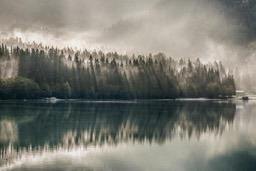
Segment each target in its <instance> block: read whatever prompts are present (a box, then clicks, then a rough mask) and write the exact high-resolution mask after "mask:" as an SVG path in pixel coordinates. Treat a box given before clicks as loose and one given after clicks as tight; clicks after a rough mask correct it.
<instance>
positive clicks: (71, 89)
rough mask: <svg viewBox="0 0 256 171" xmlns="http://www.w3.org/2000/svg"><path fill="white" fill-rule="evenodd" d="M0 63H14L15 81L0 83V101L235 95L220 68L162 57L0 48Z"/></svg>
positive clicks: (231, 81) (216, 64)
mask: <svg viewBox="0 0 256 171" xmlns="http://www.w3.org/2000/svg"><path fill="white" fill-rule="evenodd" d="M0 59H1V60H0V61H9V60H15V61H17V65H18V67H17V69H18V71H17V75H16V76H14V77H3V78H1V80H0V98H1V99H35V98H45V97H57V98H85V99H158V98H178V97H208V98H218V97H226V96H232V95H234V94H235V83H234V78H233V75H232V74H230V73H227V72H226V70H225V68H224V67H223V65H222V64H221V63H220V62H214V63H212V64H203V63H202V62H201V61H200V60H199V59H197V60H195V61H191V60H190V59H180V60H174V59H173V58H171V57H166V56H165V55H164V54H162V53H158V54H155V55H152V54H149V55H147V56H144V55H138V56H135V55H133V56H127V55H121V54H118V53H116V52H110V53H103V52H102V51H93V52H89V51H87V50H83V51H79V50H73V49H71V48H64V49H57V48H53V47H43V46H42V45H40V44H37V45H36V46H33V47H23V46H22V47H19V46H17V47H11V46H6V45H4V44H2V45H1V47H0ZM6 69H7V70H8V69H10V68H6ZM0 71H1V70H0ZM0 74H1V75H3V74H2V73H0Z"/></svg>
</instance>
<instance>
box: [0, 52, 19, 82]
mask: <svg viewBox="0 0 256 171" xmlns="http://www.w3.org/2000/svg"><path fill="white" fill-rule="evenodd" d="M18 69H19V61H18V60H17V59H16V58H13V57H1V58H0V79H8V78H15V77H17V76H18Z"/></svg>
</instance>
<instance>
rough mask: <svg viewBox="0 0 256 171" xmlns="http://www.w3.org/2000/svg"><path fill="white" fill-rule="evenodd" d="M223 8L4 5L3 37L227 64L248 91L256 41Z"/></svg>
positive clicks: (60, 1)
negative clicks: (157, 53) (158, 54)
mask: <svg viewBox="0 0 256 171" xmlns="http://www.w3.org/2000/svg"><path fill="white" fill-rule="evenodd" d="M223 2H224V1H223ZM223 2H222V1H219V0H213V1H210V0H150V1H149V0H140V1H136V0H108V1H105V0H95V1H89V0H54V1H52V0H12V1H9V0H1V1H0V23H1V25H0V30H1V32H0V34H1V37H2V38H5V37H16V36H17V37H21V38H22V39H23V40H24V41H36V42H42V43H43V44H47V45H53V46H61V47H65V46H73V47H77V48H87V49H91V50H92V49H97V50H99V49H100V50H103V51H117V52H119V53H127V54H132V53H135V54H148V53H156V52H164V53H166V54H167V55H168V56H171V57H174V58H180V57H191V58H197V57H199V58H201V59H202V60H203V61H212V60H222V61H223V63H224V64H226V65H228V66H230V68H231V70H232V71H233V72H235V73H237V74H236V77H237V80H239V88H242V89H244V88H246V89H248V87H251V85H253V83H248V81H244V78H245V76H244V75H246V77H250V75H253V74H254V73H255V72H256V71H254V63H255V62H254V56H255V53H254V52H253V51H254V49H255V45H254V37H253V36H250V34H251V30H250V28H247V27H246V26H245V25H244V24H243V22H241V18H239V17H238V16H236V15H235V14H234V12H230V9H231V8H232V4H230V6H227V5H225V4H224V3H223ZM225 2H226V1H225ZM239 2H240V5H241V6H243V4H247V3H248V4H249V3H250V2H251V1H250V0H240V1H239ZM233 11H234V10H233ZM235 12H236V11H235ZM248 65H250V66H248ZM241 66H242V67H241ZM235 70H236V71H235ZM240 71H243V72H240ZM246 80H251V79H249V78H246ZM244 82H246V85H245V84H244ZM248 84H251V85H248Z"/></svg>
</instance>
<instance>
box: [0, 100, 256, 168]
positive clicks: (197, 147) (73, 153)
mask: <svg viewBox="0 0 256 171" xmlns="http://www.w3.org/2000/svg"><path fill="white" fill-rule="evenodd" d="M0 170H14V171H16V170H21V171H35V170H36V171H47V170H49V171H170V170H173V171H200V170H206V171H222V170H223V171H236V170H239V171H240V170H241V171H247V170H252V171H255V170H256V102H249V103H243V102H224V101H140V102H134V101H130V102H129V101H126V102H125V101H119V102H111V101H109V102H100V101H98V102H89V101H69V102H65V101H60V102H57V103H55V104H52V103H47V102H43V101H27V102H12V101H10V102H1V103H0Z"/></svg>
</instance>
